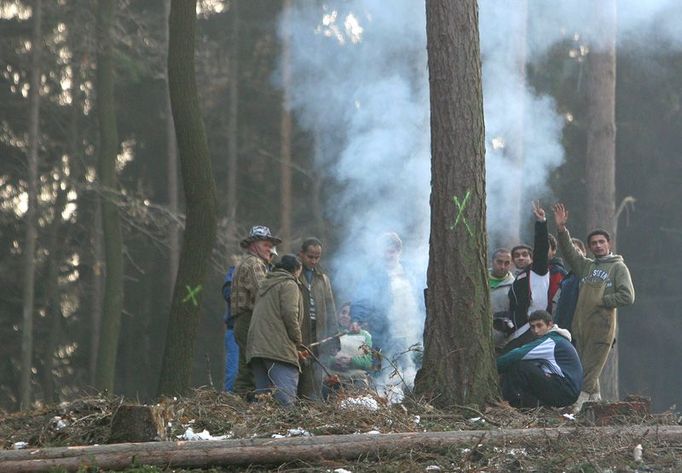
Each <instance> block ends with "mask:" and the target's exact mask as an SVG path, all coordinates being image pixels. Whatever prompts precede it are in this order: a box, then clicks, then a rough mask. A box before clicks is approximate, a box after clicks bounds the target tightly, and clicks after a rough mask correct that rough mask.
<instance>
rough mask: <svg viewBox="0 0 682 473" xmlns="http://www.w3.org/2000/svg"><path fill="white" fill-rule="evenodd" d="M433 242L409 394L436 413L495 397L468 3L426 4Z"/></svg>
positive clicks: (477, 66) (479, 116) (474, 50)
mask: <svg viewBox="0 0 682 473" xmlns="http://www.w3.org/2000/svg"><path fill="white" fill-rule="evenodd" d="M426 25H427V45H428V66H429V85H430V96H431V163H432V166H431V176H432V177H431V185H432V189H431V237H430V244H429V247H430V250H429V267H428V273H427V284H428V294H427V298H426V305H427V317H426V326H425V333H424V362H423V367H422V369H421V370H420V371H419V373H418V374H417V377H416V380H415V388H416V391H417V392H418V393H419V394H421V395H426V396H428V397H431V398H433V399H434V401H433V402H434V403H436V404H437V405H440V406H448V405H453V404H483V403H485V402H486V401H490V400H492V399H494V398H496V397H497V396H498V390H497V373H496V371H495V363H494V356H493V344H492V335H491V334H492V317H491V315H490V307H489V305H490V303H489V295H488V284H487V272H486V251H487V249H486V225H485V196H486V194H485V148H484V125H483V96H482V90H481V60H480V47H479V37H478V8H477V5H476V1H475V0H466V1H461V2H449V1H445V0H431V1H429V2H426Z"/></svg>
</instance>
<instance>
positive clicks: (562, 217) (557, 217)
mask: <svg viewBox="0 0 682 473" xmlns="http://www.w3.org/2000/svg"><path fill="white" fill-rule="evenodd" d="M554 222H555V223H556V228H557V230H558V231H560V232H564V231H566V222H568V210H566V207H564V204H562V203H561V202H558V203H556V204H554Z"/></svg>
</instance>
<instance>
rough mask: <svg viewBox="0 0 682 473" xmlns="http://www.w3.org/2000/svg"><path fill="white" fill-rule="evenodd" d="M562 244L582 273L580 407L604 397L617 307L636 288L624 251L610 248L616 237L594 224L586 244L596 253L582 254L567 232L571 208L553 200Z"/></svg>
mask: <svg viewBox="0 0 682 473" xmlns="http://www.w3.org/2000/svg"><path fill="white" fill-rule="evenodd" d="M554 220H555V222H556V227H557V232H558V239H559V248H560V249H561V253H562V254H563V255H564V258H565V259H566V262H567V263H568V265H569V266H570V267H571V269H572V270H573V272H574V273H576V275H577V276H578V278H579V279H580V289H579V292H578V302H577V304H576V308H575V313H574V316H573V323H572V324H571V333H572V334H573V337H574V339H575V341H576V348H577V349H578V354H579V355H580V360H581V361H582V364H583V370H584V379H583V387H582V392H581V393H580V396H579V397H578V400H577V402H576V404H575V411H579V410H580V408H581V407H582V405H583V403H584V402H585V401H599V400H601V394H600V391H599V375H601V372H602V370H603V369H604V365H605V364H606V359H607V357H608V355H609V351H610V350H611V347H612V346H613V343H614V342H615V337H616V323H617V319H616V308H617V307H623V306H627V305H630V304H632V303H633V302H634V301H635V289H634V287H633V285H632V279H631V278H630V271H629V270H628V267H627V266H625V263H624V262H623V257H622V256H620V255H614V254H613V253H611V237H610V235H609V234H608V232H607V231H606V230H594V231H592V232H591V233H590V234H589V235H588V236H587V246H588V248H589V249H590V251H591V252H592V254H593V255H594V259H591V258H587V257H586V256H584V255H581V254H580V253H579V252H578V251H577V250H576V249H575V247H574V246H573V243H572V241H571V235H570V234H569V233H568V229H567V228H566V223H567V222H568V211H567V210H566V208H565V207H564V205H563V204H561V203H558V204H556V205H555V206H554Z"/></svg>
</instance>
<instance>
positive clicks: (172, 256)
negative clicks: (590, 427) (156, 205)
mask: <svg viewBox="0 0 682 473" xmlns="http://www.w3.org/2000/svg"><path fill="white" fill-rule="evenodd" d="M170 2H171V0H165V1H164V10H165V17H166V28H165V29H164V40H165V46H166V49H168V35H169V32H168V18H169V17H170ZM166 87H168V69H166ZM165 105H166V146H167V153H168V156H167V164H168V168H167V170H166V182H167V185H168V211H169V212H170V213H171V215H172V217H171V219H170V225H168V287H169V292H170V295H171V297H172V296H173V287H175V275H176V274H177V272H178V259H179V257H180V229H179V226H178V223H177V222H176V221H175V216H176V215H178V147H177V142H176V140H175V124H174V123H173V110H172V109H171V101H170V91H169V92H168V93H167V94H166V101H165Z"/></svg>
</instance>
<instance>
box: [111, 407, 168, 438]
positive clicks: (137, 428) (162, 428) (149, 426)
mask: <svg viewBox="0 0 682 473" xmlns="http://www.w3.org/2000/svg"><path fill="white" fill-rule="evenodd" d="M166 417H167V415H166V411H165V409H163V408H162V407H160V406H133V405H130V406H128V405H123V406H121V407H119V409H118V410H117V411H116V413H115V414H114V418H113V419H112V420H111V434H110V435H109V443H127V442H155V441H159V440H167V437H168V436H167V435H166V424H167V419H166Z"/></svg>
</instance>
